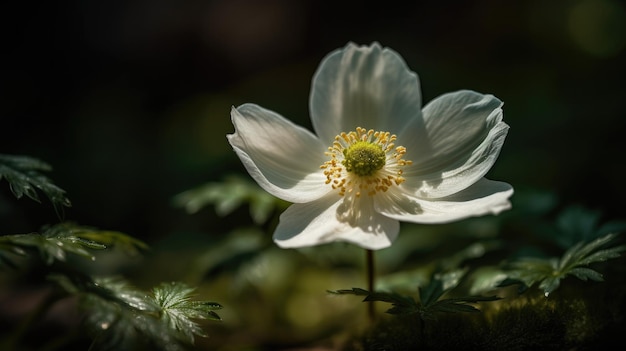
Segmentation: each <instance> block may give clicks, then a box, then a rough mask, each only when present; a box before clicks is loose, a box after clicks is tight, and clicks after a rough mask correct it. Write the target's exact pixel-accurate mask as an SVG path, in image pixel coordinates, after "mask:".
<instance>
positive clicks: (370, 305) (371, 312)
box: [365, 249, 376, 322]
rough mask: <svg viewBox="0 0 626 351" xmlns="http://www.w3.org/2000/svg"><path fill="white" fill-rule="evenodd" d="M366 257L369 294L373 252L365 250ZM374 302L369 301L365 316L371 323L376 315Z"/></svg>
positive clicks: (372, 274) (371, 282)
mask: <svg viewBox="0 0 626 351" xmlns="http://www.w3.org/2000/svg"><path fill="white" fill-rule="evenodd" d="M365 255H366V256H365V257H366V272H367V290H368V291H370V292H374V286H375V283H374V278H375V274H374V251H373V250H369V249H368V250H365ZM374 307H375V306H374V301H369V303H368V304H367V315H368V317H369V319H370V321H371V322H374V320H375V319H376V313H375V308H374Z"/></svg>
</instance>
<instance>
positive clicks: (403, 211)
mask: <svg viewBox="0 0 626 351" xmlns="http://www.w3.org/2000/svg"><path fill="white" fill-rule="evenodd" d="M511 195H513V187H511V185H509V184H507V183H503V182H497V181H492V180H488V179H486V178H482V179H480V180H479V181H478V182H476V183H475V184H473V185H472V186H470V187H469V188H467V189H465V190H463V191H461V192H459V193H456V194H454V195H452V196H449V197H446V198H442V199H438V200H435V201H427V200H423V199H420V198H416V197H411V196H410V195H406V194H402V193H401V192H400V191H398V190H395V191H391V192H390V194H388V196H380V197H379V198H377V203H376V210H377V211H379V212H380V213H382V214H384V215H385V216H388V217H390V218H394V219H397V220H401V221H406V222H414V223H431V224H432V223H447V222H453V221H458V220H461V219H464V218H468V217H475V216H483V215H486V214H494V215H495V214H498V213H500V212H502V211H504V210H508V209H509V208H511V203H510V202H509V197H511Z"/></svg>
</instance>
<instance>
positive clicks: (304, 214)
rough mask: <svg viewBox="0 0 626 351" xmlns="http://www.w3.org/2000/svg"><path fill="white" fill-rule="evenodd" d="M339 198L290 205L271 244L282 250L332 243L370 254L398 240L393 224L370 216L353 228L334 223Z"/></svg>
mask: <svg viewBox="0 0 626 351" xmlns="http://www.w3.org/2000/svg"><path fill="white" fill-rule="evenodd" d="M342 202H343V198H342V197H340V196H339V195H337V194H336V193H331V194H328V195H327V196H325V197H323V198H321V199H319V200H316V201H314V202H310V203H304V204H293V205H291V206H290V207H289V208H287V210H286V211H285V212H283V213H282V214H281V215H280V222H279V223H278V226H277V228H276V231H275V232H274V242H276V244H277V245H278V246H280V247H283V248H296V247H307V246H314V245H320V244H325V243H329V242H334V241H344V242H349V243H352V244H355V245H358V246H361V247H363V248H366V249H370V250H378V249H383V248H386V247H389V246H390V245H391V243H392V242H393V240H395V238H396V237H397V236H398V231H399V229H400V223H398V221H397V220H395V219H391V218H388V217H385V216H382V215H380V214H378V213H375V212H372V215H371V216H370V217H369V218H368V219H367V220H363V221H362V222H361V223H359V224H358V225H356V226H352V225H350V224H348V223H347V222H342V221H339V220H338V217H337V210H338V208H339V207H340V206H341V204H342Z"/></svg>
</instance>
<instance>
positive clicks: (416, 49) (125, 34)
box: [0, 0, 626, 324]
mask: <svg viewBox="0 0 626 351" xmlns="http://www.w3.org/2000/svg"><path fill="white" fill-rule="evenodd" d="M0 26H1V29H0V36H1V38H2V41H1V44H0V45H1V49H0V60H1V61H0V63H1V65H0V72H1V73H0V153H4V154H14V155H29V156H32V157H36V158H39V159H41V160H44V161H46V162H48V163H50V164H51V165H52V166H53V171H52V172H51V173H49V174H48V175H49V177H50V178H51V179H52V180H53V181H54V183H55V184H57V185H58V186H59V187H61V188H63V189H64V190H66V191H67V196H68V197H69V198H70V200H71V201H72V204H73V206H72V207H71V208H68V209H66V211H65V219H67V220H72V221H76V222H78V223H81V224H85V225H91V226H95V227H99V228H105V229H112V230H117V231H121V232H124V233H127V234H130V235H133V236H135V237H138V238H140V239H142V240H144V241H146V242H147V243H148V244H149V245H151V246H154V247H156V248H157V249H159V248H160V250H161V251H160V252H166V253H167V252H169V254H171V257H170V259H171V260H173V261H176V258H177V257H180V252H181V251H176V250H182V251H184V250H186V249H185V248H187V247H190V246H193V245H194V244H195V243H196V242H210V241H211V240H214V239H215V240H217V239H218V238H223V237H224V235H226V234H228V233H229V232H230V231H231V230H232V229H233V228H236V227H237V226H239V225H240V224H241V221H242V218H245V220H246V221H249V219H248V217H247V210H245V209H244V210H242V211H239V212H236V213H235V214H232V215H229V216H225V217H220V216H219V215H217V214H216V212H215V209H214V208H211V207H210V206H208V207H207V208H204V209H203V210H201V211H199V212H198V213H195V214H189V213H187V212H185V211H184V209H182V208H180V207H177V206H175V205H174V203H173V198H174V197H175V196H176V195H177V194H179V193H181V192H183V191H186V190H188V189H191V188H194V187H197V186H200V185H202V184H204V183H206V182H210V181H221V180H223V179H224V177H226V176H228V175H231V174H241V175H244V176H246V173H245V171H244V169H243V167H242V165H241V163H240V161H239V160H238V159H237V157H236V156H235V154H234V153H233V152H232V149H231V148H230V146H229V144H228V143H227V141H226V134H228V133H231V132H233V127H232V124H231V122H230V108H231V106H237V105H239V104H242V103H245V102H254V103H257V104H260V105H262V106H264V107H266V108H269V109H271V110H274V111H276V112H278V113H280V114H282V115H283V116H285V117H287V118H289V119H291V120H293V121H295V122H296V123H298V124H301V125H304V126H307V127H310V121H309V114H308V95H309V88H310V84H311V77H312V75H313V73H314V72H315V69H316V68H317V65H318V64H319V62H320V61H321V60H322V58H323V57H324V56H325V55H326V54H327V53H329V52H330V51H332V50H335V49H337V48H341V47H343V46H344V45H346V43H347V42H349V41H353V42H355V43H358V44H370V43H372V42H373V41H378V42H380V43H381V44H382V45H383V46H387V47H390V48H392V49H394V50H395V51H397V52H398V53H399V54H400V55H401V56H403V58H404V59H405V60H406V62H407V64H408V66H409V67H410V68H411V69H412V70H413V71H415V72H417V73H418V75H419V77H420V80H421V87H422V94H423V101H424V102H428V101H430V100H432V99H433V98H435V97H436V96H438V95H440V94H443V93H446V92H449V91H454V90H457V89H472V90H476V91H479V92H482V93H491V94H494V95H495V96H497V97H498V98H500V99H501V100H503V101H504V116H505V117H504V118H505V121H506V122H507V123H508V124H509V125H510V126H511V129H510V132H509V135H508V137H507V140H506V143H505V145H504V148H503V150H502V153H501V155H500V158H499V159H498V161H497V163H496V164H495V166H494V168H493V169H492V170H491V171H490V173H489V174H488V177H490V178H492V179H497V180H502V181H506V182H508V183H510V184H512V185H513V186H514V187H515V188H516V190H519V191H520V192H523V191H524V189H537V190H539V191H546V192H549V193H551V194H554V195H555V196H556V197H558V199H559V203H562V204H571V203H579V204H583V205H585V206H588V207H590V208H594V209H598V210H601V211H602V213H603V214H604V215H605V216H606V217H607V218H615V217H621V216H623V210H622V209H623V199H624V198H625V197H626V187H625V186H624V185H623V184H624V183H623V177H624V174H626V163H625V162H624V156H623V152H624V145H625V141H624V140H625V139H624V138H625V137H624V136H625V132H626V128H625V127H626V122H625V121H626V104H625V103H624V100H625V97H626V86H625V83H624V82H625V78H626V74H625V73H626V6H625V5H624V3H623V2H622V1H618V0H572V1H543V0H525V1H498V0H478V1H403V2H399V1H398V2H396V1H385V2H379V3H376V4H375V5H373V6H372V5H370V6H368V5H364V3H362V2H355V1H354V2H353V1H343V2H342V1H314V0H303V1H292V0H263V1H262V0H206V1H200V0H195V1H194V0H183V1H181V0H124V1H116V0H111V1H62V2H46V1H39V2H19V1H14V2H7V3H4V4H3V5H0ZM3 183H4V181H3ZM0 185H2V186H0V223H2V224H1V225H0V232H2V233H3V234H15V233H28V232H33V231H37V230H38V229H39V228H40V226H41V225H44V224H47V223H55V222H58V221H59V219H58V217H57V215H56V214H55V212H54V210H52V207H51V206H48V204H49V203H47V199H44V200H43V202H44V205H40V204H37V203H34V202H33V201H31V200H29V199H21V200H19V201H18V200H15V199H14V197H13V195H12V194H11V193H10V191H9V190H8V187H7V186H6V183H5V184H0ZM512 201H513V205H514V206H515V204H516V197H515V196H514V197H513V199H512ZM267 235H271V234H267ZM157 251H158V250H157ZM171 252H174V253H171ZM292 254H294V253H285V255H292ZM282 259H284V258H281V260H282ZM158 262H161V263H158ZM162 262H165V263H162ZM281 262H282V261H281ZM152 264H154V265H156V267H160V270H159V271H158V273H159V275H156V273H155V276H154V277H152V279H151V278H150V277H145V276H142V278H141V279H143V280H144V281H147V282H150V283H153V282H154V281H156V280H167V279H185V276H184V275H182V274H181V273H180V272H181V270H183V271H184V270H185V269H186V268H185V267H179V265H176V264H174V265H168V264H171V261H167V260H165V261H163V260H160V261H155V262H154V263H152ZM181 264H182V263H181ZM335 274H338V273H335ZM335 278H337V279H340V278H338V277H337V276H336V275H333V276H332V277H328V276H325V278H323V279H335ZM350 279H353V280H350ZM344 282H346V283H345V285H344V284H343V283H342V284H340V286H336V285H333V284H330V283H328V281H324V284H326V285H322V288H321V289H322V290H320V291H322V292H323V291H324V290H323V289H325V288H349V287H351V286H352V285H351V284H358V283H357V282H358V279H356V282H355V280H354V278H349V279H348V280H346V281H344ZM327 283H328V284H327ZM328 285H330V286H328ZM303 289H305V288H303ZM225 298H226V297H222V296H219V294H218V295H217V296H215V295H213V296H211V295H210V296H209V297H208V299H213V300H217V301H218V302H222V301H221V300H220V299H225ZM351 302H352V301H351ZM354 302H356V300H354ZM348 305H351V303H348ZM356 305H357V307H360V305H358V304H356ZM225 313H226V315H228V313H229V312H225ZM229 318H231V320H232V319H233V318H235V319H236V317H235V316H229ZM320 318H321V317H320ZM311 323H313V324H314V323H316V322H315V321H313V322H311Z"/></svg>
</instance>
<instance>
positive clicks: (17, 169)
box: [0, 154, 72, 213]
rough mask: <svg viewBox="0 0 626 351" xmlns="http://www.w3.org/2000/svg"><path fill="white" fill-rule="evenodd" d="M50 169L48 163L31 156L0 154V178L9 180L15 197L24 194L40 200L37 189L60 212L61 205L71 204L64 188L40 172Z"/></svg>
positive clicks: (61, 209)
mask: <svg viewBox="0 0 626 351" xmlns="http://www.w3.org/2000/svg"><path fill="white" fill-rule="evenodd" d="M50 170H52V167H51V166H50V165H48V164H47V163H45V162H43V161H40V160H38V159H35V158H32V157H28V156H14V155H3V154H0V180H2V179H3V178H4V179H6V180H7V182H9V188H10V189H11V192H13V194H14V195H15V197H17V198H18V199H19V198H21V197H22V196H24V195H26V196H27V197H29V198H30V199H32V200H34V201H37V202H41V201H40V199H39V195H38V193H37V190H39V191H41V192H43V193H44V194H45V195H46V196H47V197H48V198H49V199H50V201H51V202H52V205H53V206H54V208H55V210H56V211H57V213H62V212H63V207H71V206H72V204H71V202H70V200H69V199H68V198H67V197H66V196H65V190H63V189H61V188H59V187H58V186H56V185H55V184H53V183H52V181H51V180H50V179H48V178H47V177H46V176H44V175H43V174H42V173H40V172H47V171H50Z"/></svg>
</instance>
